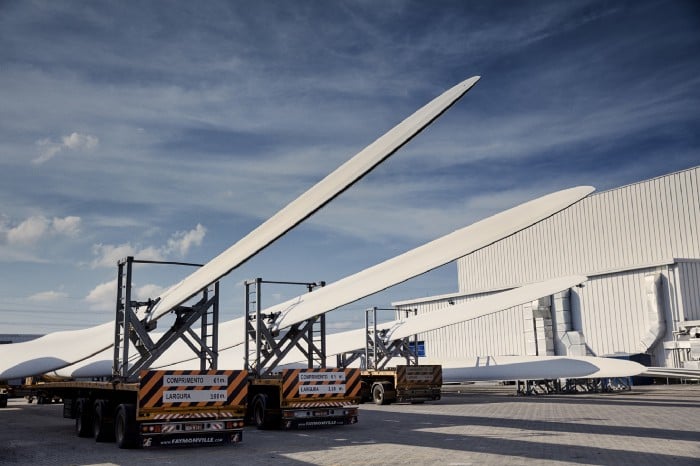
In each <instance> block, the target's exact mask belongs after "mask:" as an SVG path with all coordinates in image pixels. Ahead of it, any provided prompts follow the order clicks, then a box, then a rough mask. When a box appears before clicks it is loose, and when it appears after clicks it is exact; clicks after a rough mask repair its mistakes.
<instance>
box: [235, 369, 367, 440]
mask: <svg viewBox="0 0 700 466" xmlns="http://www.w3.org/2000/svg"><path fill="white" fill-rule="evenodd" d="M360 389H361V378H360V370H359V369H327V368H312V369H283V370H280V371H278V372H273V373H271V374H269V375H266V376H262V377H255V378H253V379H251V382H250V386H249V388H248V390H249V394H248V400H249V404H248V413H249V419H250V420H251V421H252V422H253V423H254V424H255V425H257V426H258V428H260V429H275V428H284V429H290V428H309V427H321V426H332V425H345V424H355V423H357V415H358V403H359V402H360Z"/></svg>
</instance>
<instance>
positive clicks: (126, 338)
mask: <svg viewBox="0 0 700 466" xmlns="http://www.w3.org/2000/svg"><path fill="white" fill-rule="evenodd" d="M135 263H148V264H171V265H187V266H200V264H190V263H184V262H165V261H147V260H136V259H134V258H133V257H132V256H129V257H126V258H125V259H122V260H120V261H119V262H118V264H117V267H118V273H117V305H116V319H115V326H114V357H113V362H112V378H113V379H114V380H121V381H134V380H136V379H137V378H138V373H139V371H141V370H143V369H148V368H149V367H150V365H151V364H152V363H153V362H154V361H155V360H157V359H158V358H159V357H160V356H161V355H162V354H163V353H164V352H165V351H166V350H167V349H168V348H170V347H171V346H172V345H173V343H175V342H176V341H177V340H179V339H182V340H183V341H184V342H185V343H186V344H187V346H188V347H190V348H191V349H192V351H193V352H194V353H195V354H196V355H197V356H198V357H199V359H200V369H201V370H207V369H216V368H217V363H218V328H219V283H218V282H216V283H214V285H213V292H211V293H210V290H209V287H207V288H204V289H202V290H201V294H202V297H201V298H200V300H199V301H198V302H197V303H195V304H194V305H193V306H177V307H175V308H174V309H172V312H174V313H175V314H176V319H175V322H174V323H173V325H172V326H171V327H170V328H169V329H168V330H167V331H166V332H165V333H164V334H163V335H162V336H161V338H159V339H158V341H156V342H154V341H153V339H151V337H150V335H149V332H150V331H152V330H154V329H155V328H156V322H155V321H149V320H148V318H147V317H146V318H142V319H140V318H139V316H138V315H137V313H136V310H137V309H138V308H139V307H141V306H146V307H147V312H146V315H147V316H148V313H149V312H150V310H151V309H152V308H153V306H154V305H155V304H156V303H157V301H154V300H148V301H146V302H137V301H133V300H132V299H131V298H132V277H133V264H135ZM210 309H211V312H209V310H210ZM197 322H200V333H199V334H197V333H196V332H195V331H194V330H193V328H192V327H193V326H194V325H195V324H196V323H197ZM130 343H132V344H133V347H134V348H135V349H136V350H137V351H138V353H139V354H138V357H136V358H135V360H134V361H133V362H130V361H129V359H130V355H129V351H130V347H131V346H132V345H131V344H130Z"/></svg>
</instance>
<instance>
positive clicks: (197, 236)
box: [91, 224, 207, 268]
mask: <svg viewBox="0 0 700 466" xmlns="http://www.w3.org/2000/svg"><path fill="white" fill-rule="evenodd" d="M206 232H207V229H206V228H205V227H204V226H202V225H201V224H197V226H196V227H195V228H194V229H193V230H190V231H178V232H176V233H175V234H173V235H172V236H171V237H170V239H168V241H167V242H166V244H165V245H163V246H160V247H156V246H148V247H143V248H138V247H134V246H133V245H132V244H131V243H124V244H118V245H112V244H96V245H94V246H93V247H92V252H93V254H94V255H95V256H97V257H96V258H95V260H93V261H92V264H91V265H92V267H93V268H97V267H114V266H115V265H116V264H117V261H119V260H120V259H124V258H125V257H127V256H133V257H135V258H137V259H140V260H153V261H160V260H165V259H166V258H168V257H170V256H172V255H174V254H175V255H177V256H178V257H184V256H186V255H187V253H188V252H189V251H190V248H192V247H193V246H200V245H201V244H202V241H203V240H204V236H205V235H206Z"/></svg>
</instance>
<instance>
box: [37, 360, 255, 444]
mask: <svg viewBox="0 0 700 466" xmlns="http://www.w3.org/2000/svg"><path fill="white" fill-rule="evenodd" d="M248 384H249V379H248V373H247V372H246V371H243V370H224V371H220V370H207V371H168V370H144V371H141V373H140V374H139V381H138V382H130V383H122V382H117V381H114V382H112V381H108V382H100V381H65V382H47V383H44V384H41V385H37V386H36V387H35V390H36V392H37V396H38V397H42V396H43V397H60V398H62V399H63V417H65V418H69V419H74V420H75V432H76V434H77V435H78V436H79V437H94V438H95V440H96V441H98V442H108V441H116V443H117V446H118V447H119V448H147V447H155V446H168V445H222V444H230V443H238V442H240V441H241V440H242V439H243V427H244V418H245V414H246V406H247V405H246V403H247V396H248Z"/></svg>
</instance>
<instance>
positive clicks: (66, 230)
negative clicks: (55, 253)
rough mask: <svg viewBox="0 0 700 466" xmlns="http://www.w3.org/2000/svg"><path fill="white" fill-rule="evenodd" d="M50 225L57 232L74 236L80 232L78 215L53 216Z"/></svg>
mask: <svg viewBox="0 0 700 466" xmlns="http://www.w3.org/2000/svg"><path fill="white" fill-rule="evenodd" d="M51 226H52V227H53V229H54V231H55V232H56V233H58V234H61V235H66V236H76V235H77V234H78V233H79V232H80V217H75V216H69V217H63V218H59V217H54V218H53V220H52V222H51Z"/></svg>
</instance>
